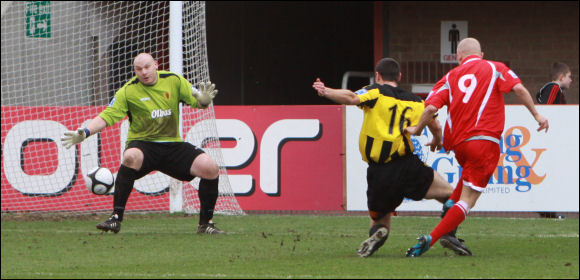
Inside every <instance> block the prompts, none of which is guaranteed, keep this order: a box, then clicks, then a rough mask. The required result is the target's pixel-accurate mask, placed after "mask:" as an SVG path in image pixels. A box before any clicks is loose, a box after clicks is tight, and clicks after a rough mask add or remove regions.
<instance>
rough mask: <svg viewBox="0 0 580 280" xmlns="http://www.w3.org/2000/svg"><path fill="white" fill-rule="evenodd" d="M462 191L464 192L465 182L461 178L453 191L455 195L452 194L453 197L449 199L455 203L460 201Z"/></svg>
mask: <svg viewBox="0 0 580 280" xmlns="http://www.w3.org/2000/svg"><path fill="white" fill-rule="evenodd" d="M462 190H463V180H462V179H461V178H459V182H457V186H456V187H455V189H454V190H453V193H452V194H451V196H450V197H449V198H448V199H451V200H453V201H455V202H457V201H459V198H460V197H461V191H462Z"/></svg>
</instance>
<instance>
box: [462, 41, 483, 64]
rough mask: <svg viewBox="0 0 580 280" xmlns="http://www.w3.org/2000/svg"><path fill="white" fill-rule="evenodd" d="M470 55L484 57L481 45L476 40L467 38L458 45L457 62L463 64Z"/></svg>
mask: <svg viewBox="0 0 580 280" xmlns="http://www.w3.org/2000/svg"><path fill="white" fill-rule="evenodd" d="M470 55H478V56H480V57H482V56H483V53H482V52H481V45H480V44H479V41H477V40H476V39H475V38H465V39H463V40H461V42H459V44H458V45H457V60H459V62H460V63H461V61H463V59H464V58H466V57H468V56H470Z"/></svg>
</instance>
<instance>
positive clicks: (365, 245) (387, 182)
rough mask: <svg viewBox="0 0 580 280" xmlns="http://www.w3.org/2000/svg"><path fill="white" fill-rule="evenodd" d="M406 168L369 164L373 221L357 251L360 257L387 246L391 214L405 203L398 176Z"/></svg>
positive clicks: (368, 191) (370, 202) (370, 210)
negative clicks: (397, 179) (398, 185)
mask: <svg viewBox="0 0 580 280" xmlns="http://www.w3.org/2000/svg"><path fill="white" fill-rule="evenodd" d="M402 168H404V166H402V165H398V164H392V163H391V164H381V165H379V164H369V167H368V168H367V186H368V187H367V192H366V194H367V207H368V209H369V216H370V219H371V224H370V230H369V237H368V238H367V239H366V240H364V241H363V242H362V243H361V245H360V246H359V248H358V250H357V254H358V255H359V256H360V257H363V258H366V257H369V256H371V255H372V254H373V253H374V252H376V251H377V250H378V249H379V248H381V247H382V246H383V244H385V242H386V241H387V238H388V237H389V233H390V231H391V214H392V213H393V212H394V211H395V209H396V208H397V207H398V206H399V205H400V204H401V202H403V195H402V194H401V193H400V191H399V190H398V189H397V187H396V186H397V183H398V182H397V181H396V180H395V179H393V178H399V176H394V175H393V174H398V173H399V172H400V169H402Z"/></svg>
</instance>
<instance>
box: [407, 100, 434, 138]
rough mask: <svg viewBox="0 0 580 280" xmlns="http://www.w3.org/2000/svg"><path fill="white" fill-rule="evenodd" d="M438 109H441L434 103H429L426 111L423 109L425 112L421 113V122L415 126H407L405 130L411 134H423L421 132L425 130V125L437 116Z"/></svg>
mask: <svg viewBox="0 0 580 280" xmlns="http://www.w3.org/2000/svg"><path fill="white" fill-rule="evenodd" d="M438 110H439V109H437V107H435V106H433V105H428V106H427V107H425V111H423V114H422V115H421V119H420V120H419V123H417V125H415V126H408V127H406V128H405V132H407V133H409V134H411V135H417V136H419V135H421V132H422V131H423V129H424V128H425V126H427V125H428V124H429V123H431V121H432V120H433V118H434V117H435V114H436V113H437V111H438Z"/></svg>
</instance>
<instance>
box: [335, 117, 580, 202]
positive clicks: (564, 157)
mask: <svg viewBox="0 0 580 280" xmlns="http://www.w3.org/2000/svg"><path fill="white" fill-rule="evenodd" d="M536 108H537V110H538V111H539V112H540V113H541V114H542V115H544V116H545V117H547V118H548V120H549V123H550V128H549V130H548V133H545V132H544V131H542V132H537V131H536V129H537V127H538V125H537V123H536V121H535V120H534V119H533V118H532V116H531V115H530V113H529V112H528V110H527V109H526V108H525V107H524V106H521V105H507V106H506V108H505V112H506V121H505V127H504V133H503V135H502V143H501V146H500V148H501V156H500V161H499V162H498V168H497V169H496V172H495V174H494V175H493V176H492V178H491V179H490V183H489V184H488V185H487V187H486V190H485V191H484V193H483V195H482V196H481V197H480V199H479V200H478V202H477V205H476V206H475V208H474V209H473V210H472V211H561V212H578V201H579V200H578V194H579V192H578V189H579V181H578V167H579V157H578V152H579V151H578V132H579V129H578V123H579V122H578V105H537V106H536ZM446 115H447V113H446V110H445V107H444V108H442V109H441V110H440V111H439V117H438V118H439V122H440V124H441V125H442V126H443V125H444V124H445V119H446V117H447V116H446ZM362 121H363V113H362V110H360V109H358V108H357V107H354V106H347V108H346V162H347V163H346V172H347V174H346V180H347V210H349V211H366V210H367V205H366V201H367V199H366V189H367V183H366V168H367V164H366V163H365V162H363V161H362V159H361V156H360V153H359V150H358V135H359V132H360V126H361V124H362ZM424 133H427V134H428V135H427V136H426V137H421V138H419V139H421V141H424V140H423V139H431V138H432V136H431V135H430V133H429V132H428V130H427V129H425V131H424ZM422 151H424V152H426V153H427V160H426V162H427V164H429V165H430V166H432V167H433V168H434V169H435V170H436V171H437V172H439V174H441V175H442V176H443V178H446V179H447V180H448V181H449V183H450V184H451V186H453V187H455V186H456V184H457V182H458V179H459V176H460V167H459V165H458V163H457V160H456V159H455V157H454V154H453V152H450V153H449V154H446V153H443V152H437V153H431V152H429V151H428V150H427V149H426V148H425V149H423V150H422ZM500 171H501V172H500ZM440 210H441V204H440V203H438V202H436V201H434V200H422V201H418V202H417V201H413V200H407V199H405V200H404V201H403V203H402V204H401V206H399V208H398V209H397V211H440Z"/></svg>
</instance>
